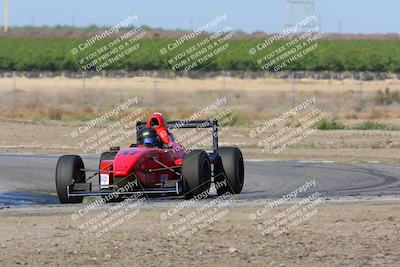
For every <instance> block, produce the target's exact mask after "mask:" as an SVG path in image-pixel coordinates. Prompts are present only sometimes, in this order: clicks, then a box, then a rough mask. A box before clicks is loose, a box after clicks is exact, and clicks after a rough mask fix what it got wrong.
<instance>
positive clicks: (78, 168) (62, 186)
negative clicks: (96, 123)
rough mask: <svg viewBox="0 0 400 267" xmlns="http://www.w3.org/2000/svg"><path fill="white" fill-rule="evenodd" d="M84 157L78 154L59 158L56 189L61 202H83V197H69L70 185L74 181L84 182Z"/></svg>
mask: <svg viewBox="0 0 400 267" xmlns="http://www.w3.org/2000/svg"><path fill="white" fill-rule="evenodd" d="M84 168H85V166H84V165H83V161H82V158H81V157H80V156H77V155H65V156H61V157H60V158H59V159H58V162H57V167H56V189H57V195H58V198H59V199H60V202H61V204H65V203H82V200H83V197H68V189H67V187H68V186H71V185H72V184H73V183H74V182H77V183H84V182H85V172H84V171H82V169H84Z"/></svg>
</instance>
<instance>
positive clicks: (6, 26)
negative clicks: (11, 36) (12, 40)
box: [4, 0, 8, 32]
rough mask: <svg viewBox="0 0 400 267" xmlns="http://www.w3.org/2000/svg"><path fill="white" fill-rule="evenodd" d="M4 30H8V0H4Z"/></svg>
mask: <svg viewBox="0 0 400 267" xmlns="http://www.w3.org/2000/svg"><path fill="white" fill-rule="evenodd" d="M4 32H8V0H4Z"/></svg>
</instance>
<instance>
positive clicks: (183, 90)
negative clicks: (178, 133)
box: [0, 77, 400, 125]
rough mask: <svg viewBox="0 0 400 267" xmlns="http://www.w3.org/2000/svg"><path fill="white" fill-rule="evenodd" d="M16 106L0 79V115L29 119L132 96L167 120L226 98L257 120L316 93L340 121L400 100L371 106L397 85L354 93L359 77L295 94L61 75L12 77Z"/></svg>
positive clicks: (287, 86) (306, 84)
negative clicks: (29, 77) (385, 89)
mask: <svg viewBox="0 0 400 267" xmlns="http://www.w3.org/2000/svg"><path fill="white" fill-rule="evenodd" d="M16 86H17V91H16V103H15V104H16V105H15V106H14V94H13V92H12V91H11V88H12V80H11V78H0V106H1V108H0V117H5V118H21V119H33V120H61V121H82V120H87V119H90V118H91V117H94V116H96V114H101V113H102V112H106V111H108V110H110V109H112V108H113V107H115V106H117V105H118V104H119V103H122V102H124V101H126V100H127V99H128V98H132V97H137V98H138V100H139V103H138V106H139V107H141V108H143V109H145V110H146V111H147V110H148V111H149V112H151V111H155V110H157V111H161V112H164V113H166V114H167V115H168V117H169V118H171V119H175V118H182V117H187V116H190V115H191V114H193V113H194V112H196V111H198V110H199V109H201V108H203V107H206V106H207V105H209V104H210V103H212V102H213V101H215V100H216V99H217V98H220V97H223V96H226V97H227V99H228V103H227V105H228V107H229V108H231V109H233V110H234V111H235V113H236V114H237V116H238V124H241V123H245V124H250V125H253V124H259V123H262V122H263V121H265V120H267V119H269V118H272V117H273V116H276V115H278V114H280V113H281V112H284V111H286V110H288V109H290V108H291V107H292V105H293V103H295V104H299V103H301V102H303V101H304V100H305V99H306V98H311V97H314V96H315V97H316V99H317V105H316V107H318V108H319V109H321V111H323V112H326V113H327V114H328V115H329V116H330V117H332V118H334V119H339V120H348V119H356V120H357V119H359V120H376V119H384V120H386V119H388V120H390V119H394V118H400V103H397V102H393V103H392V104H391V105H378V104H376V95H377V92H379V90H382V89H384V88H389V87H390V88H391V91H393V92H394V91H397V90H399V89H400V81H398V80H386V81H368V82H364V83H363V93H362V95H360V92H359V88H360V85H359V81H356V80H344V81H335V80H333V81H329V80H312V79H303V80H298V81H297V82H296V84H295V93H294V94H293V92H292V91H291V89H292V85H291V83H290V81H287V80H283V79H238V78H230V77H227V78H222V77H217V78H210V79H203V80H197V79H188V78H176V79H161V78H158V79H157V80H155V79H154V78H152V77H135V78H120V79H115V78H100V77H95V78H91V79H87V80H86V81H85V88H84V89H83V87H82V81H81V80H80V79H68V78H63V77H57V78H44V79H28V78H17V81H16Z"/></svg>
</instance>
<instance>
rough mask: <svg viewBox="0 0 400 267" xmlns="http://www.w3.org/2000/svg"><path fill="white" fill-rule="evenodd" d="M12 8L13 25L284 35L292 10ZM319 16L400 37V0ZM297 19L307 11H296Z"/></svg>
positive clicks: (256, 3) (141, 4)
mask: <svg viewBox="0 0 400 267" xmlns="http://www.w3.org/2000/svg"><path fill="white" fill-rule="evenodd" d="M0 1H1V2H2V3H1V15H0V16H1V17H0V18H1V22H0V23H1V24H2V22H3V5H4V0H0ZM9 5H10V7H9V10H10V24H11V25H13V26H21V25H31V24H34V25H35V26H41V25H51V26H52V25H57V24H61V25H71V24H73V23H74V24H75V26H88V25H90V24H97V25H113V24H116V23H118V22H119V21H121V20H123V19H124V18H126V17H127V16H128V15H132V14H137V15H138V16H139V21H140V23H139V24H146V25H149V26H151V27H162V28H166V29H176V28H181V29H190V28H196V27H200V26H202V25H203V24H205V23H207V22H208V21H209V20H210V19H212V18H214V17H215V16H217V15H222V14H224V13H225V14H227V17H228V21H227V24H228V25H229V26H231V27H232V28H234V29H240V30H243V31H246V32H253V31H257V30H260V31H265V32H278V31H281V30H282V29H284V22H285V12H286V10H287V9H286V5H285V0H269V1H268V0H264V1H262V0H247V1H243V0H202V1H187V0H186V1H184V0H168V1H167V0H157V1H151V0H142V1H138V0H136V1H132V0H113V1H106V0H68V1H60V0H35V1H33V0H9ZM315 13H316V14H318V15H319V17H320V24H321V26H322V29H323V30H324V31H327V32H338V30H339V28H341V31H342V32H349V33H389V32H396V33H400V21H399V19H398V18H399V14H400V1H399V0H315ZM295 14H297V15H299V16H301V14H303V12H302V11H301V10H300V9H296V11H295ZM339 25H341V26H339Z"/></svg>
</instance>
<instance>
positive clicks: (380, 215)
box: [0, 200, 400, 267]
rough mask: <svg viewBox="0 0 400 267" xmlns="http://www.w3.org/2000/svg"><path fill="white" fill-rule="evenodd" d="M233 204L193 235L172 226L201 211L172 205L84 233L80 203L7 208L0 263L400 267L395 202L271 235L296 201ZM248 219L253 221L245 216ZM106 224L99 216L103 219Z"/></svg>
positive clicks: (357, 207)
mask: <svg viewBox="0 0 400 267" xmlns="http://www.w3.org/2000/svg"><path fill="white" fill-rule="evenodd" d="M135 203H136V202H135ZM236 203H237V201H233V202H232V203H231V204H229V203H228V205H226V206H223V207H222V208H221V207H219V208H221V209H220V210H219V211H218V213H215V214H214V215H218V214H219V215H218V216H213V218H214V219H215V220H214V221H210V223H209V224H208V225H203V226H202V227H199V225H197V229H198V230H197V231H196V232H190V234H184V233H183V232H180V233H177V232H176V231H175V229H177V228H176V227H177V226H178V224H179V226H182V225H183V224H184V223H185V222H182V221H181V222H179V220H180V219H182V218H188V217H187V216H188V214H191V213H192V212H194V211H196V210H198V207H199V206H190V207H185V208H183V209H181V210H179V211H178V212H175V211H176V210H175V211H174V210H173V209H172V211H173V212H170V213H168V211H170V209H171V206H172V207H174V205H170V204H168V205H164V206H163V205H153V204H149V205H147V204H146V203H145V202H144V203H142V204H143V206H136V207H135V208H132V209H131V210H130V211H131V213H130V214H131V215H132V216H131V217H130V218H128V219H127V220H125V221H122V222H121V223H120V224H118V225H117V226H115V228H113V229H109V231H108V232H101V231H100V232H95V231H92V232H90V233H89V232H88V231H87V228H84V227H83V226H82V225H83V224H84V223H85V221H84V220H86V219H87V220H88V221H89V220H90V219H89V217H88V218H86V219H84V218H83V217H81V215H79V211H82V210H83V211H85V208H86V207H88V206H87V205H85V204H82V205H75V206H70V205H64V206H62V207H61V206H59V205H58V206H47V207H41V206H36V207H34V208H32V207H29V208H28V207H23V208H11V209H7V208H5V209H2V210H0V218H1V219H0V265H1V266H20V265H28V266H43V265H46V264H49V265H50V266H57V265H58V266H77V265H79V266H95V265H96V266H99V265H107V266H122V264H129V265H130V266H188V265H190V266H230V267H232V266H343V265H348V266H368V265H371V266H378V265H379V266H381V265H386V266H398V265H399V262H400V255H399V253H398V248H399V247H400V241H399V238H398V237H399V234H400V213H399V212H398V207H399V202H398V200H397V201H387V202H381V203H372V202H359V203H356V202H342V203H332V202H331V201H326V202H322V203H320V204H319V205H315V206H313V207H312V210H309V212H308V213H307V214H309V215H308V216H302V218H303V220H302V221H300V222H298V223H296V224H291V226H290V227H289V226H288V225H286V226H285V224H284V222H283V223H282V224H280V226H279V224H277V225H278V228H280V230H279V229H278V230H276V229H275V230H274V231H269V230H271V229H269V230H268V228H265V225H267V224H268V223H270V222H268V219H271V218H272V217H274V218H277V217H276V216H278V215H279V214H281V216H278V217H279V218H280V221H281V222H282V221H283V220H284V219H285V218H286V219H289V220H290V219H291V218H292V217H290V216H291V214H293V213H295V212H297V211H296V210H295V209H294V208H293V205H294V203H292V204H287V203H286V204H282V205H279V206H278V207H275V208H273V209H271V210H268V212H265V207H266V206H265V204H264V203H255V204H254V203H253V204H251V203H247V204H244V205H238V204H236ZM200 206H201V205H200ZM291 207H292V208H291ZM304 207H305V206H304ZM304 207H303V208H304ZM113 208H114V209H117V205H115V204H114V205H111V204H106V205H102V206H101V208H99V209H96V210H94V211H90V212H89V211H88V210H86V211H87V213H85V215H82V216H84V217H85V216H89V213H90V218H99V217H98V216H100V217H101V216H102V214H103V212H107V211H108V210H109V209H113ZM214 208H215V207H214ZM114 211H115V212H114V213H113V214H116V213H117V212H116V210H114ZM132 211H135V212H132ZM303 211H304V210H303ZM257 212H258V213H257ZM285 212H286V213H285ZM166 214H167V215H166ZM169 214H171V216H170V215H169ZM254 214H257V216H256V217H255V218H253V219H251V216H252V215H254ZM282 214H284V216H283V217H282ZM304 214H305V213H304ZM103 215H104V214H103ZM194 218H196V217H191V220H193V219H194ZM82 219H84V220H83V221H82ZM104 220H105V217H103V219H102V220H101V221H104ZM86 223H87V222H86ZM111 223H112V222H108V225H110V224H111ZM263 223H264V224H263ZM265 223H267V224H265ZM171 225H172V226H171ZM86 226H87V224H86ZM263 227H264V228H263ZM284 227H286V228H284ZM192 228H193V227H192ZM263 229H264V231H263ZM174 231H175V232H174ZM85 233H86V234H85ZM95 233H96V234H95ZM97 233H100V234H97Z"/></svg>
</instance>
